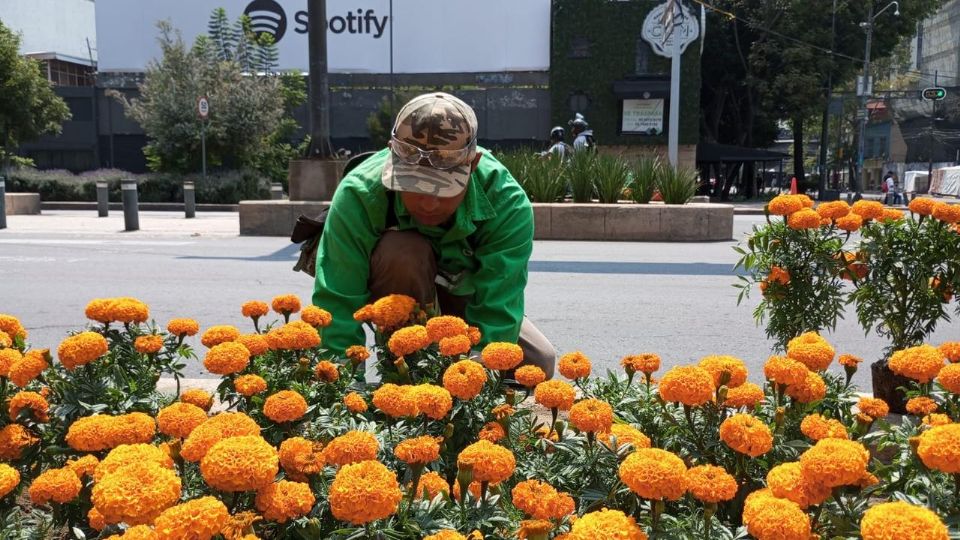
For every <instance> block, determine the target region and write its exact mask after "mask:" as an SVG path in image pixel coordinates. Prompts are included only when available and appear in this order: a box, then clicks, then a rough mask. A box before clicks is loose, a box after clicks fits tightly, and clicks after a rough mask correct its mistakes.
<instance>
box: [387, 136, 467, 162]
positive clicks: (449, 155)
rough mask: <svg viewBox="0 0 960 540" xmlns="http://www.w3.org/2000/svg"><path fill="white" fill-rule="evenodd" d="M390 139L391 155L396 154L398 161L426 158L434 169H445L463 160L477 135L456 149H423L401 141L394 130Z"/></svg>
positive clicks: (416, 160)
mask: <svg viewBox="0 0 960 540" xmlns="http://www.w3.org/2000/svg"><path fill="white" fill-rule="evenodd" d="M390 141H391V144H390V149H391V150H392V151H393V155H395V156H397V158H399V159H400V161H402V162H404V163H406V164H407V165H416V164H418V163H420V161H421V160H423V159H424V158H426V160H427V162H428V163H430V166H431V167H433V168H434V169H440V170H446V169H452V168H454V167H456V166H457V165H460V164H461V163H463V160H465V159H466V158H467V156H469V155H470V152H472V151H473V150H474V149H475V147H476V146H475V145H476V142H477V136H476V135H474V136H473V138H472V139H470V142H468V143H467V146H465V147H463V148H459V149H457V150H447V149H446V148H438V149H436V150H424V149H422V148H420V147H419V146H416V145H413V144H410V143H408V142H405V141H401V140H400V139H398V138H397V133H396V132H393V133H391V134H390Z"/></svg>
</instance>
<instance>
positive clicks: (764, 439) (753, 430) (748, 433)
mask: <svg viewBox="0 0 960 540" xmlns="http://www.w3.org/2000/svg"><path fill="white" fill-rule="evenodd" d="M720 440H721V441H723V442H724V443H726V445H727V446H729V447H730V448H732V449H733V450H735V451H737V452H740V453H741V454H746V455H748V456H750V457H757V456H762V455H763V454H766V453H767V452H769V451H770V449H771V448H773V433H771V432H770V428H769V427H768V426H767V425H766V424H764V423H763V421H761V420H760V419H759V418H757V417H755V416H752V415H749V414H743V413H739V414H735V415H733V416H731V417H730V418H727V419H726V420H724V421H723V423H722V424H720Z"/></svg>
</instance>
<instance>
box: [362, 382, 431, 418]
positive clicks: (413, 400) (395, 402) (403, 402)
mask: <svg viewBox="0 0 960 540" xmlns="http://www.w3.org/2000/svg"><path fill="white" fill-rule="evenodd" d="M372 399H373V405H374V406H375V407H376V408H378V409H380V410H381V411H383V413H384V414H386V415H387V416H389V417H391V418H403V417H413V416H417V415H418V414H420V409H419V408H417V396H416V391H415V390H414V387H412V386H399V385H396V384H393V383H387V384H385V385H383V386H381V387H380V388H377V389H376V390H374V391H373V398H372Z"/></svg>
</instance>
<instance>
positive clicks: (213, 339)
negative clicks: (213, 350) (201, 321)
mask: <svg viewBox="0 0 960 540" xmlns="http://www.w3.org/2000/svg"><path fill="white" fill-rule="evenodd" d="M238 337H240V330H237V327H236V326H231V325H229V324H221V325H218V326H211V327H210V328H207V329H206V330H204V332H203V335H202V336H200V343H203V346H204V347H214V346H216V345H220V344H221V343H227V342H228V341H236V340H237V338H238Z"/></svg>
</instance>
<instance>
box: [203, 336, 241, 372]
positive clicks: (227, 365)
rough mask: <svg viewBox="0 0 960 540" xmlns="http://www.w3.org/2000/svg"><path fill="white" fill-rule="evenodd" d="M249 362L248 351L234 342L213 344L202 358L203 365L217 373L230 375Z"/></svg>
mask: <svg viewBox="0 0 960 540" xmlns="http://www.w3.org/2000/svg"><path fill="white" fill-rule="evenodd" d="M249 364H250V351H248V350H247V348H246V347H244V346H243V345H241V344H239V343H236V342H232V341H230V342H226V343H221V344H219V345H214V346H213V347H212V348H211V349H210V350H209V351H207V355H206V356H205V357H204V358H203V367H205V368H207V371H209V372H210V373H215V374H217V375H232V374H234V373H237V372H239V371H243V370H244V369H246V368H247V366H248V365H249Z"/></svg>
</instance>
